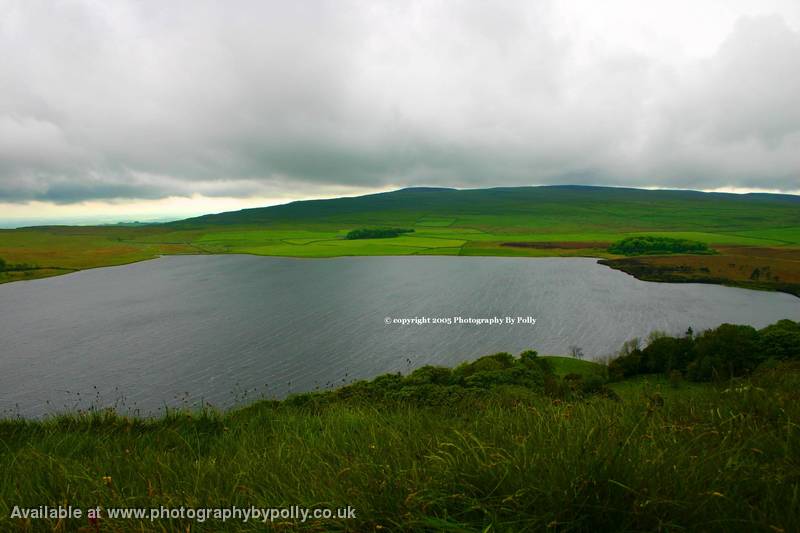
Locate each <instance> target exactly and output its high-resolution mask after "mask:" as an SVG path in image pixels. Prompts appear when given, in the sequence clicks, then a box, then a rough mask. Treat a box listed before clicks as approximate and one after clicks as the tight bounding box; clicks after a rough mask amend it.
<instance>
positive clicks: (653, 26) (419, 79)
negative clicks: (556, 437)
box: [0, 0, 800, 220]
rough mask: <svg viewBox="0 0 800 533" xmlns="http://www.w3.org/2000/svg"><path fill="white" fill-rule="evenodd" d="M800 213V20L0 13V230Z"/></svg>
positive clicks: (777, 9) (505, 10)
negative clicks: (344, 212) (423, 205)
mask: <svg viewBox="0 0 800 533" xmlns="http://www.w3.org/2000/svg"><path fill="white" fill-rule="evenodd" d="M557 183H578V184H607V185H626V186H641V187H662V188H667V187H674V188H694V189H703V190H737V191H738V190H774V191H792V192H798V191H800V2H798V1H796V0H787V1H780V0H774V1H770V0H759V1H736V0H719V1H715V0H708V1H701V0H694V1H685V2H684V1H679V0H669V1H664V2H656V1H647V2H642V1H641V0H630V1H609V0H606V1H603V2H597V1H596V0H587V1H577V0H576V1H568V0H564V1H557V2H548V1H531V0H523V1H519V2H514V1H502V2H496V1H495V2H478V1H466V2H459V1H448V2H435V1H432V0H428V1H422V2H413V1H407V0H406V1H403V2H396V1H389V2H376V1H365V2H349V1H344V0H342V1H336V2H300V1H298V2H286V1H276V2H268V1H252V2H248V1H220V2H203V1H198V0H193V1H187V2H181V1H169V2H163V1H152V2H147V1H144V2H124V1H113V0H112V1H108V0H98V1H64V2H60V1H55V0H50V1H43V2H38V1H35V0H20V1H5V0H0V219H6V220H8V219H22V218H26V219H34V218H36V219H45V218H54V219H55V218H58V219H63V220H66V219H68V218H70V217H73V218H74V217H81V216H97V217H112V218H114V217H116V218H122V219H124V218H130V216H134V215H137V216H144V217H147V216H151V217H153V218H158V217H161V216H164V217H168V216H178V215H185V214H195V213H202V212H215V211H223V210H227V209H233V208H240V207H244V206H254V205H264V204H269V203H276V202H284V201H288V200H291V199H296V198H310V197H324V196H332V195H343V194H358V193H363V192H370V191H376V190H387V189H392V188H398V187H405V186H412V185H440V186H453V187H484V186H505V185H535V184H557Z"/></svg>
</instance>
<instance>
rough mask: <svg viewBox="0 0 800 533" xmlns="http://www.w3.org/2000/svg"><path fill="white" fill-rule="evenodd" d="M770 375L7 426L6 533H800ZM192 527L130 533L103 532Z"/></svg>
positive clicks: (781, 397) (792, 438)
mask: <svg viewBox="0 0 800 533" xmlns="http://www.w3.org/2000/svg"><path fill="white" fill-rule="evenodd" d="M556 362H557V365H558V366H559V367H560V369H561V370H562V371H564V370H570V371H572V370H575V367H576V366H577V367H580V368H582V369H584V370H585V371H587V372H593V371H595V369H594V368H592V366H591V365H592V364H591V363H585V364H578V363H581V362H579V361H571V360H568V359H564V358H561V359H559V360H556ZM768 378H769V379H762V380H760V381H758V382H756V383H754V384H749V383H745V384H742V385H743V386H741V387H733V388H728V389H723V388H715V387H714V386H711V385H691V386H690V385H688V384H681V385H680V386H679V387H678V388H670V387H668V386H666V385H665V384H663V383H662V381H661V380H660V379H659V378H640V379H638V380H636V381H629V382H622V383H620V384H617V385H615V386H616V387H617V390H618V392H619V394H620V396H621V400H620V401H614V400H611V399H605V398H602V397H595V398H590V399H588V400H572V401H559V400H552V399H550V398H548V397H546V396H542V395H539V394H536V393H532V392H531V391H529V390H526V389H522V388H518V387H510V388H498V389H495V390H493V391H489V392H483V393H480V394H475V395H473V396H468V397H465V398H463V399H462V400H460V401H459V402H457V403H455V404H452V405H448V406H446V407H430V406H423V405H415V404H413V403H404V404H399V403H394V404H393V403H389V404H385V405H384V404H380V405H379V404H365V403H362V402H359V401H354V400H352V399H348V398H346V397H345V398H343V397H338V398H334V399H332V400H331V401H329V402H325V403H323V404H309V403H297V402H294V403H293V402H291V401H289V402H260V403H256V404H254V405H252V406H250V407H247V408H243V409H239V410H236V411H232V412H230V413H227V414H215V413H200V414H197V413H195V414H189V413H173V414H172V415H170V416H167V417H164V418H162V419H158V420H150V421H142V420H133V419H127V418H123V417H117V416H113V415H102V414H94V415H91V416H83V417H81V416H75V415H72V416H65V417H61V418H55V419H51V420H49V421H45V422H29V421H3V422H0V443H2V446H0V470H2V472H3V473H4V475H3V476H0V529H2V530H4V531H6V530H12V529H21V530H27V529H30V530H38V531H51V530H54V529H55V530H64V529H66V530H74V529H76V527H77V526H80V525H81V523H80V522H78V523H75V522H69V523H66V524H65V523H62V524H60V525H59V524H58V523H57V522H56V521H55V520H51V521H32V522H26V521H18V520H12V519H10V518H9V514H10V507H11V506H12V505H21V506H30V507H33V506H38V505H43V504H45V503H49V504H55V503H56V502H61V503H62V504H72V505H76V506H80V507H83V508H87V507H90V506H96V505H101V506H103V507H104V508H108V507H145V508H151V507H158V506H161V505H164V506H169V507H180V506H181V505H185V506H192V507H203V506H209V507H219V506H233V505H238V506H241V507H247V506H250V505H256V506H266V507H283V506H290V505H301V506H307V507H320V506H322V507H334V508H335V507H343V506H347V505H351V506H353V507H355V508H356V510H357V512H358V518H357V520H356V521H355V522H353V521H343V520H341V521H340V520H333V521H325V522H321V523H320V522H311V523H308V524H305V525H304V527H302V528H300V529H303V530H309V531H335V530H349V531H375V530H381V529H389V530H408V531H542V530H548V529H552V530H556V531H626V530H639V531H642V530H646V531H655V530H674V531H677V530H685V529H688V530H692V531H698V530H701V531H748V532H751V531H797V530H800V496H799V495H800V447H798V444H800V441H799V440H798V437H800V430H799V429H798V426H797V424H796V421H797V420H798V417H799V416H800V402H798V399H800V398H798V390H800V387H798V386H799V385H800V373H798V372H797V371H794V372H785V371H781V372H779V373H775V374H773V375H770V376H768ZM751 385H758V386H751ZM657 398H660V399H661V400H659V401H655V400H656V399H657ZM662 400H663V401H662ZM84 525H86V524H85V522H84ZM187 525H189V523H188V522H185V521H181V520H173V521H164V522H159V523H157V524H151V523H149V522H144V523H142V522H134V521H117V522H104V523H103V524H102V526H103V529H102V530H103V531H105V530H108V531H128V530H137V531H138V530H142V531H144V530H153V528H154V527H155V528H156V529H157V530H159V531H162V530H163V531H187ZM191 525H192V528H191V530H192V531H222V530H237V531H239V530H246V531H260V530H262V529H261V526H260V525H256V524H241V523H239V522H228V523H226V524H221V523H219V522H213V521H212V522H207V523H205V524H191ZM295 525H296V524H293V523H283V524H278V527H277V529H279V530H294V526H295ZM91 530H92V529H87V531H91Z"/></svg>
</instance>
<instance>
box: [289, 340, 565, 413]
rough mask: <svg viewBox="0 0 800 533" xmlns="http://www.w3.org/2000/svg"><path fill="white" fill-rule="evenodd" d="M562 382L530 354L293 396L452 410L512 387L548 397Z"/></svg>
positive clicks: (294, 399) (544, 362) (426, 369)
mask: <svg viewBox="0 0 800 533" xmlns="http://www.w3.org/2000/svg"><path fill="white" fill-rule="evenodd" d="M554 381H556V376H555V374H554V373H553V369H552V366H551V365H550V362H549V361H548V360H547V359H544V358H542V357H539V356H538V354H537V353H536V352H535V351H533V350H528V351H525V352H523V353H522V354H520V356H519V357H514V356H513V355H511V354H509V353H504V352H503V353H497V354H494V355H487V356H484V357H481V358H480V359H477V360H475V361H472V362H468V363H463V364H461V365H459V366H457V367H456V368H446V367H440V366H431V365H427V366H423V367H420V368H418V369H416V370H414V371H413V372H411V373H410V374H408V375H406V376H404V375H402V374H400V373H396V374H384V375H382V376H378V377H377V378H375V379H373V380H371V381H357V382H355V383H352V384H350V385H347V386H345V387H342V388H340V389H336V390H334V391H327V392H323V393H309V394H302V395H298V396H296V397H290V398H289V399H288V400H287V401H288V402H290V403H301V404H302V403H307V402H325V401H330V400H333V399H341V398H348V399H358V400H363V401H365V402H368V403H370V404H373V403H376V402H397V401H400V402H404V403H411V404H418V405H426V406H430V405H450V404H453V403H456V402H460V401H463V400H464V399H466V398H476V397H480V396H481V395H483V394H485V393H486V392H487V391H498V393H499V394H502V391H503V390H507V389H508V387H511V388H515V389H516V390H522V391H527V392H529V393H534V394H536V393H546V392H547V385H548V382H554Z"/></svg>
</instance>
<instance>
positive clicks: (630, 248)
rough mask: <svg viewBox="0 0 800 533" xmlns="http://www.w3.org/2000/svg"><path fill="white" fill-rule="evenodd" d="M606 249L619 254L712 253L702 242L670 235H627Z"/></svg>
mask: <svg viewBox="0 0 800 533" xmlns="http://www.w3.org/2000/svg"><path fill="white" fill-rule="evenodd" d="M608 251H609V252H611V253H612V254H619V255H647V254H709V253H713V250H711V249H710V248H709V247H708V245H707V244H705V243H703V242H697V241H690V240H688V239H673V238H671V237H655V236H652V235H643V236H641V237H627V238H625V239H622V240H621V241H618V242H615V243H614V244H612V245H611V246H610V247H609V248H608Z"/></svg>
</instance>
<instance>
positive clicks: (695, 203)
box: [0, 186, 800, 295]
mask: <svg viewBox="0 0 800 533" xmlns="http://www.w3.org/2000/svg"><path fill="white" fill-rule="evenodd" d="M391 228H407V229H413V230H414V231H413V232H408V233H402V234H399V235H398V236H396V237H393V238H375V239H370V238H358V239H348V238H347V235H348V233H349V232H351V231H353V230H359V229H374V230H380V229H391ZM645 235H647V236H653V237H669V238H674V239H685V240H690V241H695V242H700V243H704V244H706V245H708V247H710V248H711V249H712V250H713V252H714V253H707V254H680V253H670V254H662V255H653V254H649V255H638V256H634V257H628V256H625V255H620V254H615V253H612V252H610V251H609V247H610V246H611V245H612V244H613V243H615V242H617V241H619V240H621V239H624V238H626V237H636V236H645ZM221 253H241V254H256V255H272V256H290V257H309V258H311V257H337V256H348V255H429V254H433V255H459V256H470V255H485V256H486V255H488V256H493V255H494V256H523V257H543V256H589V257H599V258H603V261H602V263H603V264H605V265H608V266H610V267H612V268H616V269H620V270H623V271H625V272H628V273H629V274H632V275H634V276H636V277H638V278H640V279H644V280H651V281H671V282H683V281H693V282H706V283H721V284H728V285H736V286H742V287H748V288H755V289H767V290H780V291H784V292H789V293H792V294H795V295H800V197H797V196H792V195H775V194H746V195H737V194H724V193H702V192H694V191H668V190H658V191H651V190H640V189H623V188H608V187H586V186H552V187H517V188H496V189H480V190H453V189H438V188H413V189H402V190H399V191H394V192H389V193H380V194H373V195H367V196H360V197H355V198H337V199H331V200H312V201H301V202H293V203H290V204H286V205H281V206H273V207H266V208H258V209H247V210H242V211H236V212H230V213H221V214H216V215H206V216H202V217H197V218H192V219H187V220H182V221H177V222H172V223H167V224H158V225H149V226H93V227H88V226H48V227H33V228H23V229H16V230H0V258H2V259H3V260H5V262H6V268H5V269H4V271H2V272H0V282H4V281H6V282H7V281H16V280H21V279H33V278H39V277H47V276H52V275H58V274H64V273H69V272H73V271H76V270H81V269H85V268H93V267H99V266H110V265H119V264H125V263H130V262H133V261H140V260H145V259H151V258H154V257H157V256H159V255H163V254H221Z"/></svg>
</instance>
